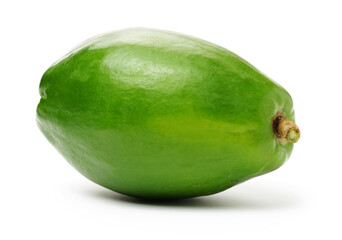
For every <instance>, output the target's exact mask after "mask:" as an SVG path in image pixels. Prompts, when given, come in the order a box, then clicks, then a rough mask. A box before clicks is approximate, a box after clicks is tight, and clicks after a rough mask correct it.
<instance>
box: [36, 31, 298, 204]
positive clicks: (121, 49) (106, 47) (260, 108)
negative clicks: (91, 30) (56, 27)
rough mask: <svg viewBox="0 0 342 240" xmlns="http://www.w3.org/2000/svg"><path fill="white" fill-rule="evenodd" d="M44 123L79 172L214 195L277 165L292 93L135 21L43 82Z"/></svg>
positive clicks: (191, 40) (147, 190)
mask: <svg viewBox="0 0 342 240" xmlns="http://www.w3.org/2000/svg"><path fill="white" fill-rule="evenodd" d="M39 91H40V95H41V99H40V102H39V104H38V107H37V124H38V126H39V128H40V129H41V131H42V132H43V134H44V135H45V136H46V138H47V139H48V140H49V141H50V142H51V143H52V144H53V146H55V148H56V149H57V150H58V151H59V152H60V153H61V154H62V155H63V156H64V157H65V158H66V160H67V161H68V162H69V163H70V164H71V165H72V166H73V167H75V168H76V169H77V170H78V171H79V172H80V173H81V174H83V175H84V176H85V177H87V178H88V179H90V180H91V181H93V182H95V183H97V184H99V185H101V186H103V187H105V188H108V189H111V190H113V191H116V192H118V193H122V194H125V195H129V196H133V197H137V198H145V199H157V200H158V199H180V198H189V197H196V196H203V195H210V194H214V193H218V192H220V191H223V190H225V189H228V188H230V187H232V186H234V185H236V184H238V183H241V182H244V181H246V180H248V179H251V178H253V177H256V176H259V175H262V174H265V173H268V172H271V171H273V170H275V169H277V168H278V167H280V166H281V165H282V164H283V163H284V162H285V161H286V160H287V159H288V158H289V157H290V154H291V152H292V149H293V145H294V143H295V142H296V141H298V139H299V136H300V131H299V129H298V127H297V125H296V124H295V123H294V110H293V103H292V99H291V96H290V95H289V93H288V92H287V91H286V90H285V89H284V88H282V87H281V86H280V85H278V84H277V83H275V82H274V81H272V80H271V79H269V78H268V77H267V76H265V75H264V74H263V73H261V72H260V71H259V70H257V69H256V68H255V67H253V66H252V65H251V64H249V63H248V62H247V61H245V60H243V59H242V58H240V57H239V56H237V55H236V54H234V53H232V52H230V51H228V50H226V49H225V48H223V47H220V46H217V45H215V44H212V43H209V42H207V41H204V40H201V39H197V38H195V37H191V36H187V35H183V34H178V33H174V32H169V31H162V30H154V29H145V28H133V29H125V30H120V31H115V32H111V33H107V34H103V35H100V36H96V37H93V38H91V39H89V40H87V41H85V42H84V43H82V44H81V45H80V46H78V47H76V48H75V49H74V50H72V51H71V52H70V53H69V54H67V55H66V56H65V57H63V58H62V59H61V60H59V61H58V62H56V63H55V64H53V65H52V66H51V67H50V68H49V69H48V70H47V71H46V72H45V73H44V74H43V77H42V79H41V82H40V86H39Z"/></svg>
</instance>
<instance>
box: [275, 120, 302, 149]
mask: <svg viewBox="0 0 342 240" xmlns="http://www.w3.org/2000/svg"><path fill="white" fill-rule="evenodd" d="M273 132H274V135H275V137H276V138H278V139H279V140H280V141H282V142H285V141H286V142H290V143H296V142H298V140H299V138H300V130H299V128H298V126H297V125H296V124H295V123H294V122H293V121H291V120H287V119H286V118H285V117H284V116H283V115H282V114H277V115H276V116H275V117H274V119H273Z"/></svg>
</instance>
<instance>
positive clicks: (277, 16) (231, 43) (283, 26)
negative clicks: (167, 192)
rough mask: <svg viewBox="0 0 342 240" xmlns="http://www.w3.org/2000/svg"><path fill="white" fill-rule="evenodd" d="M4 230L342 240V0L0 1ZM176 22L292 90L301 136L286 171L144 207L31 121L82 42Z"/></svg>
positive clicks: (18, 234) (49, 234) (0, 224)
mask: <svg viewBox="0 0 342 240" xmlns="http://www.w3.org/2000/svg"><path fill="white" fill-rule="evenodd" d="M0 24H1V32H0V34H1V37H0V61H1V62H0V91H1V92H0V98H1V99H0V100H1V101H0V104H1V110H0V114H1V117H0V121H1V124H0V128H1V129H0V141H1V144H0V148H1V149H0V160H1V165H0V194H1V197H0V239H4V240H7V239H35V240H36V239H82V240H85V239H101V240H102V239H185V238H187V239H221V238H222V239H287V240H288V239H342V233H341V231H342V228H341V225H342V218H341V216H342V207H341V205H342V197H341V190H342V187H341V186H342V157H341V149H342V144H341V136H342V131H341V126H342V125H341V123H342V114H341V105H342V93H341V90H342V85H341V84H342V83H341V82H342V47H341V46H342V35H341V34H342V7H341V6H340V5H339V1H328V0H325V1H282V3H281V2H280V1H234V3H233V2H229V1H215V0H210V1H199V0H198V1H186V0H183V1H176V0H172V1H142V0H141V1H138V0H137V1H101V0H96V1H71V0H69V1H61V0H60V1H34V0H31V1H1V5H0ZM137 26H140V27H153V28H159V29H167V30H173V31H176V32H181V33H185V34H189V35H193V36H196V37H199V38H203V39H205V40H208V41H211V42H213V43H216V44H218V45H221V46H223V47H225V48H228V49H230V50H231V51H233V52H235V53H237V54H238V55H240V56H241V57H243V58H245V59H246V60H248V61H249V62H251V63H252V64H253V65H254V66H256V67H257V68H259V69H260V70H262V71H263V72H265V73H266V74H267V75H268V76H270V77H271V78H272V79H274V80H275V81H277V82H278V83H280V84H281V85H282V86H283V87H285V88H286V89H287V90H288V91H289V92H290V94H291V95H292V97H293V100H294V106H295V110H296V119H297V120H296V122H297V124H298V125H299V127H300V128H301V132H302V138H301V139H300V141H299V142H298V143H297V144H296V146H295V149H294V151H293V154H292V157H291V158H290V160H289V161H288V162H286V163H285V165H284V166H282V167H281V168H280V169H278V170H276V171H274V172H272V173H270V174H267V175H264V176H261V177H258V178H255V179H252V180H250V181H248V182H245V183H243V184H240V185H238V186H236V187H234V188H232V189H229V190H227V191H225V192H222V193H220V194H216V195H213V196H209V197H201V198H196V199H191V200H185V201H181V202H174V203H160V204H149V203H143V202H140V201H137V200H134V199H131V198H127V197H124V196H122V195H119V194H116V193H113V192H111V191H109V190H106V189H104V188H102V187H100V186H97V185H96V184H94V183H92V182H90V181H88V180H87V179H85V178H84V177H83V176H81V175H80V174H79V173H78V172H76V170H74V169H73V168H72V167H71V166H69V164H68V163H67V162H66V161H65V160H64V159H63V158H62V156H61V155H60V154H59V153H58V152H57V151H56V150H55V149H54V148H53V147H52V146H51V145H50V143H48V141H47V140H46V139H45V138H44V136H43V135H42V134H41V133H40V131H39V129H38V128H37V126H36V123H35V110H36V105H37V104H38V102H39V94H38V85H39V81H40V78H41V76H42V74H43V73H44V71H45V70H46V69H47V68H48V67H49V66H50V65H51V64H52V63H53V62H54V61H56V60H57V59H59V58H60V57H61V56H63V55H64V54H65V53H67V52H68V51H69V50H70V49H71V48H73V47H74V46H75V45H77V44H78V43H80V42H81V41H83V40H85V39H87V38H89V37H91V36H93V35H96V34H99V33H103V32H108V31H113V30H118V29H122V28H126V27H137Z"/></svg>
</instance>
